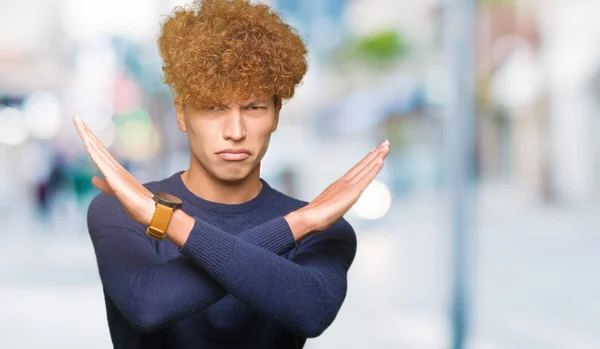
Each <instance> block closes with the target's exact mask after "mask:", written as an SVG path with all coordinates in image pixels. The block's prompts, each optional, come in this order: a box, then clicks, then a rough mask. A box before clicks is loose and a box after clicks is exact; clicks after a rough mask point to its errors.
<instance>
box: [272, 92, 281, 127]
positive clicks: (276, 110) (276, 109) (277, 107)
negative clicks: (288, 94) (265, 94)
mask: <svg viewBox="0 0 600 349" xmlns="http://www.w3.org/2000/svg"><path fill="white" fill-rule="evenodd" d="M281 106H282V104H281V99H280V98H277V101H276V102H275V122H273V127H272V128H271V132H275V131H276V130H277V125H278V124H279V112H280V111H281Z"/></svg>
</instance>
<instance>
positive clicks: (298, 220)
mask: <svg viewBox="0 0 600 349" xmlns="http://www.w3.org/2000/svg"><path fill="white" fill-rule="evenodd" d="M283 219H285V221H286V222H287V224H288V226H289V229H290V231H291V233H292V238H293V239H294V241H299V240H300V239H302V238H303V237H304V236H306V234H308V233H309V232H310V231H311V228H310V226H309V224H308V223H307V220H306V219H305V218H304V216H303V215H302V214H301V213H300V212H298V211H292V212H290V213H288V214H287V215H285V216H283ZM194 222H195V219H194V217H193V216H190V215H189V214H187V213H185V212H184V211H183V210H175V211H174V212H173V216H172V217H171V221H170V222H169V225H168V227H167V231H166V237H167V239H169V240H170V241H171V242H172V243H173V244H175V245H176V246H177V247H181V246H183V244H185V242H186V241H187V239H188V237H189V235H190V232H191V231H192V229H193V227H194ZM264 235H265V234H264V232H263V231H261V230H260V229H258V230H257V229H249V230H247V231H244V232H242V233H240V234H239V235H237V236H238V237H239V238H241V239H242V240H245V241H247V242H252V241H253V240H255V239H258V240H260V241H262V242H263V245H265V246H262V245H261V244H260V241H258V240H257V242H258V244H255V245H257V246H259V247H264V248H266V249H267V250H269V248H268V247H269V246H271V245H272V243H273V242H272V241H268V240H265V239H260V238H261V237H264ZM273 238H274V239H282V238H285V236H274V237H273ZM272 252H277V251H272Z"/></svg>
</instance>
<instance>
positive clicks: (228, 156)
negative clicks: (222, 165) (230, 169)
mask: <svg viewBox="0 0 600 349" xmlns="http://www.w3.org/2000/svg"><path fill="white" fill-rule="evenodd" d="M217 155H219V156H220V157H221V158H222V159H223V160H227V161H240V160H244V159H246V158H247V157H249V156H250V151H249V150H248V149H224V150H221V151H219V152H217Z"/></svg>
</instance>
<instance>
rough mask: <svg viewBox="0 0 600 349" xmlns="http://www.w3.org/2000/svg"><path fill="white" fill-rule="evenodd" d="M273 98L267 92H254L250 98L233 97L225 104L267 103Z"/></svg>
mask: <svg viewBox="0 0 600 349" xmlns="http://www.w3.org/2000/svg"><path fill="white" fill-rule="evenodd" d="M269 100H271V98H269V96H268V95H267V94H265V93H262V94H253V95H250V97H248V98H233V99H231V100H229V101H226V102H225V103H224V104H238V105H248V104H251V103H266V102H269Z"/></svg>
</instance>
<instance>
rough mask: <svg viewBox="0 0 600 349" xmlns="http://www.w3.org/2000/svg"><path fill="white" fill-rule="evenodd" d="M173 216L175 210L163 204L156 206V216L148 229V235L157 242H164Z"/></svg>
mask: <svg viewBox="0 0 600 349" xmlns="http://www.w3.org/2000/svg"><path fill="white" fill-rule="evenodd" d="M172 215H173V208H172V207H168V206H165V205H162V204H156V209H155V210H154V215H153V216H152V221H150V225H149V226H148V229H146V235H148V236H150V237H151V238H153V239H156V240H162V239H164V238H165V235H166V234H167V227H168V226H169V221H171V216H172Z"/></svg>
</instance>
